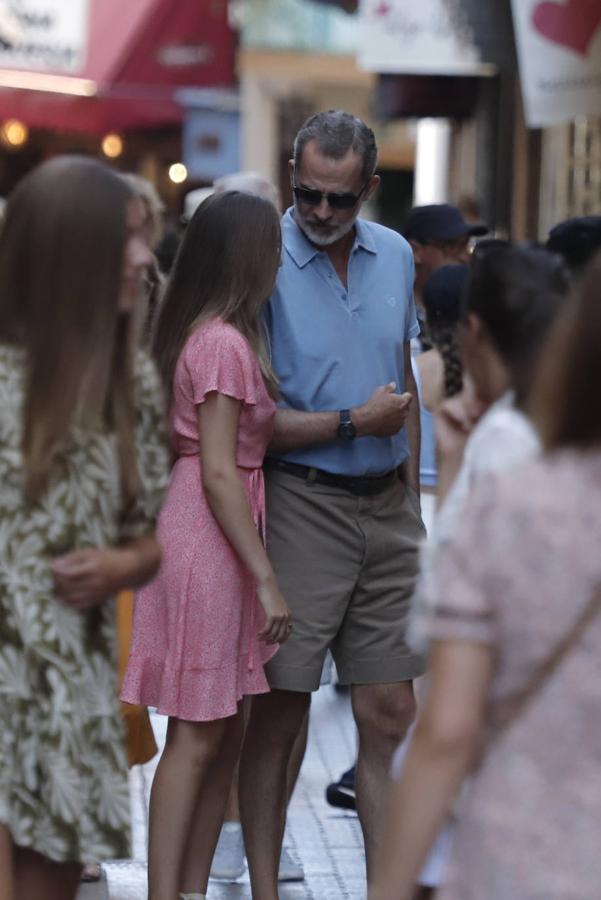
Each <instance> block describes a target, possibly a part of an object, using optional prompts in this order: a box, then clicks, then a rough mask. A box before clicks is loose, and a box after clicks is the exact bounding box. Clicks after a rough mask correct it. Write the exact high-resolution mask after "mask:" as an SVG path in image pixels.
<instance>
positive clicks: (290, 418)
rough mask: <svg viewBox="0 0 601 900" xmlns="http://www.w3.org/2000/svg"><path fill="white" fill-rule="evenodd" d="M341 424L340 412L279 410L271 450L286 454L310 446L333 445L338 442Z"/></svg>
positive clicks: (270, 445)
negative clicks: (337, 437) (337, 436)
mask: <svg viewBox="0 0 601 900" xmlns="http://www.w3.org/2000/svg"><path fill="white" fill-rule="evenodd" d="M339 424H340V415H339V413H338V412H302V411H300V410H297V409H278V411H277V412H276V416H275V425H274V429H273V437H272V439H271V442H270V444H269V449H270V450H274V451H276V452H278V453H285V452H286V451H287V450H294V449H296V448H297V447H306V446H309V445H310V444H329V443H332V442H333V441H335V440H336V435H337V432H338V426H339Z"/></svg>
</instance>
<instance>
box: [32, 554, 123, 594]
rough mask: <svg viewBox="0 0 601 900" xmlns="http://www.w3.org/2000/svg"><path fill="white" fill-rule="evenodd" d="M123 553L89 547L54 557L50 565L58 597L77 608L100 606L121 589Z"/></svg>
mask: <svg viewBox="0 0 601 900" xmlns="http://www.w3.org/2000/svg"><path fill="white" fill-rule="evenodd" d="M124 554H127V550H126V549H124V548H108V549H102V550H98V549H95V548H88V549H84V550H74V551H73V552H72V553H66V554H65V555H64V556H59V557H57V558H56V559H54V560H53V561H52V563H51V564H50V568H51V570H52V574H53V576H54V589H55V591H56V594H57V596H58V597H60V599H61V600H63V601H64V602H65V603H66V604H67V605H68V606H73V607H75V608H76V609H88V607H90V606H95V605H96V604H97V603H101V602H102V601H103V600H104V599H106V597H108V596H110V595H111V594H113V593H115V592H116V591H117V590H118V589H119V588H120V587H121V582H122V580H123V578H122V573H123V570H124V567H125V564H126V559H125V557H124Z"/></svg>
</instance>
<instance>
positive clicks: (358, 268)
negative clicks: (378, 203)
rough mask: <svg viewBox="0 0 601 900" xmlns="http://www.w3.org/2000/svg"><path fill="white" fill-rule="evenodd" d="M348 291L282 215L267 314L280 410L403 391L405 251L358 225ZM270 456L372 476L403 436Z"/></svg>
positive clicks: (407, 302)
mask: <svg viewBox="0 0 601 900" xmlns="http://www.w3.org/2000/svg"><path fill="white" fill-rule="evenodd" d="M355 230H356V236H355V242H354V245H353V249H352V252H351V256H350V261H349V267H348V288H345V287H344V285H343V284H342V283H341V281H340V279H339V278H338V275H337V274H336V271H335V270H334V267H333V266H332V263H331V262H330V258H329V256H328V255H327V253H325V252H324V251H322V250H320V249H319V248H318V247H315V246H314V245H313V244H311V242H310V241H309V240H307V238H306V237H305V235H304V234H303V233H302V231H301V230H300V228H299V227H298V225H297V224H296V222H295V221H294V217H293V210H292V209H289V210H288V211H287V212H286V213H285V214H284V216H283V219H282V243H283V251H282V266H281V268H280V270H279V274H278V278H277V281H276V287H275V290H274V292H273V294H272V296H271V298H270V300H269V303H268V305H267V308H266V315H265V318H266V326H267V332H268V342H269V346H270V352H271V359H272V363H273V367H274V370H275V372H276V374H277V376H278V378H279V380H280V392H281V397H280V404H279V405H280V406H282V407H288V408H291V409H297V410H304V411H312V412H318V411H331V410H339V409H350V408H351V407H353V406H359V405H361V404H362V403H365V402H366V401H367V400H368V399H369V397H370V396H371V394H372V393H373V392H374V390H375V389H376V388H377V387H379V386H380V385H383V384H387V383H388V382H390V381H394V382H396V385H397V390H398V392H399V393H402V392H403V391H404V389H405V388H404V365H403V363H404V360H403V342H404V341H409V340H411V338H413V337H415V336H416V335H417V334H418V333H419V325H418V322H417V317H416V314H415V306H414V303H413V280H414V264H413V254H412V252H411V248H410V247H409V244H408V243H407V242H406V241H405V240H404V239H403V238H402V237H401V236H400V235H399V234H397V233H396V232H395V231H391V230H390V229H389V228H384V227H383V226H382V225H376V224H375V223H373V222H367V221H365V220H364V219H358V220H357V222H356V226H355ZM273 455H279V456H280V458H282V459H286V460H288V461H289V462H296V463H301V464H303V465H306V466H315V467H316V468H318V469H323V470H325V471H326V472H333V473H335V474H337V475H378V474H381V473H383V472H388V471H390V470H391V469H394V468H395V467H396V466H398V465H399V464H400V463H402V462H403V460H404V459H406V457H407V456H408V455H409V446H408V442H407V436H406V434H405V429H403V430H402V431H401V432H400V433H399V434H397V435H394V437H389V438H376V437H362V438H356V439H355V440H354V441H351V442H349V443H345V442H343V441H340V440H336V441H333V442H332V443H329V444H320V445H313V446H306V447H302V448H300V449H298V450H292V451H290V452H289V453H285V454H273Z"/></svg>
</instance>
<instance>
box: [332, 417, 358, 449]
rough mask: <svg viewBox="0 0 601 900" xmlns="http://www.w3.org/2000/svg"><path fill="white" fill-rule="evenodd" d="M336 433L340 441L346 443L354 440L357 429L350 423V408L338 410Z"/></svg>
mask: <svg viewBox="0 0 601 900" xmlns="http://www.w3.org/2000/svg"><path fill="white" fill-rule="evenodd" d="M337 434H338V437H339V438H340V440H341V441H345V442H347V443H349V442H350V441H354V440H355V438H356V437H357V429H356V428H355V426H354V425H353V423H352V420H351V411H350V409H341V410H340V425H339V426H338V432H337Z"/></svg>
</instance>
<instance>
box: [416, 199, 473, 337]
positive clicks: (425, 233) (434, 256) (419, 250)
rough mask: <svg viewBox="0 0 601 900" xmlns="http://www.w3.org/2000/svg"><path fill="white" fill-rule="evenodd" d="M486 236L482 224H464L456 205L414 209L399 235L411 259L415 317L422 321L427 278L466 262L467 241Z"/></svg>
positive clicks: (440, 204) (467, 257) (446, 204)
mask: <svg viewBox="0 0 601 900" xmlns="http://www.w3.org/2000/svg"><path fill="white" fill-rule="evenodd" d="M487 233H488V227H487V226H486V225H484V224H474V223H471V222H466V221H465V219H464V218H463V216H462V215H461V213H460V212H459V210H458V209H457V207H456V206H451V204H450V203H433V204H430V205H428V206H414V207H413V209H412V210H411V212H410V213H409V218H408V219H407V224H406V226H405V229H404V231H403V236H404V237H405V238H406V240H408V241H409V243H410V245H411V249H412V250H413V259H414V260H415V285H414V288H413V290H414V296H415V304H416V307H417V313H418V318H420V321H423V319H424V309H423V305H422V291H423V288H424V285H425V283H426V281H427V280H428V278H429V277H430V275H432V273H433V272H435V271H436V269H439V268H440V267H441V266H447V265H452V264H453V263H463V264H466V263H467V262H468V261H469V249H468V248H469V240H470V238H472V237H481V236H482V235H485V234H487Z"/></svg>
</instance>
